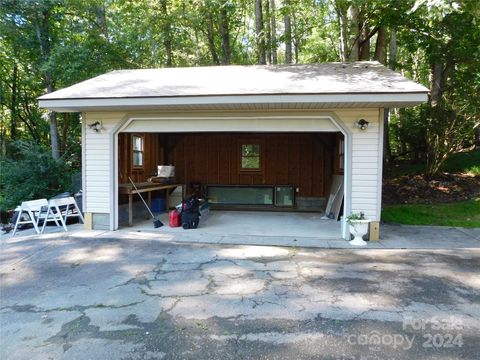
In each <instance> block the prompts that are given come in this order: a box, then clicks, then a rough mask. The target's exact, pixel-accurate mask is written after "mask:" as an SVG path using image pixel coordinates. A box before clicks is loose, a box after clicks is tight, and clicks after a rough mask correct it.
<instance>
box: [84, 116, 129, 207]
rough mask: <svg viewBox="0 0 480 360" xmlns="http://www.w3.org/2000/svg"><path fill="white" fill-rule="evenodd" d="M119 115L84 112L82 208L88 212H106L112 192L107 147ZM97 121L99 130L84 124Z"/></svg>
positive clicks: (110, 165) (109, 159) (111, 155)
mask: <svg viewBox="0 0 480 360" xmlns="http://www.w3.org/2000/svg"><path fill="white" fill-rule="evenodd" d="M121 117H122V115H119V114H116V113H102V114H100V113H87V114H86V116H85V121H86V125H87V126H86V128H85V143H84V144H85V148H84V149H83V151H84V156H85V164H84V171H85V184H84V193H85V211H86V212H89V213H104V214H110V213H111V212H112V209H111V199H112V195H113V189H112V186H111V183H112V173H111V171H112V161H113V160H112V159H113V149H112V148H111V138H112V131H113V129H114V128H115V126H116V125H117V124H118V123H119V122H120V120H121ZM95 121H100V122H101V123H102V130H100V132H95V131H93V130H91V129H90V128H89V127H88V124H91V123H94V122H95Z"/></svg>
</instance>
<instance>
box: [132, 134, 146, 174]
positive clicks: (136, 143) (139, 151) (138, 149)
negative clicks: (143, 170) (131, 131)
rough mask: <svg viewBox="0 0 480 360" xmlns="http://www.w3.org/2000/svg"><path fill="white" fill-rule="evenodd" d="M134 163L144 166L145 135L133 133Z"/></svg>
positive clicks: (137, 165)
mask: <svg viewBox="0 0 480 360" xmlns="http://www.w3.org/2000/svg"><path fill="white" fill-rule="evenodd" d="M132 165H133V167H143V136H140V135H132Z"/></svg>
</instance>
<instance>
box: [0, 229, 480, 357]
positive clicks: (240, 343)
mask: <svg viewBox="0 0 480 360" xmlns="http://www.w3.org/2000/svg"><path fill="white" fill-rule="evenodd" d="M479 268H480V250H479V249H450V250H448V249H444V250H434V249H426V250H418V249H415V250H401V249H398V250H386V249H361V250H360V249H305V248H283V247H270V246H246V245H243V246H242V245H217V244H174V243H167V244H166V243H162V242H158V241H155V240H151V239H141V238H135V239H125V238H122V239H105V238H97V239H93V238H83V239H81V238H76V239H69V238H65V239H50V240H49V239H41V240H39V239H32V238H29V239H18V240H16V239H11V240H8V241H3V242H2V243H1V265H0V279H1V287H0V358H1V359H31V360H35V359H123V360H130V359H132V360H134V359H352V360H353V359H358V360H360V359H364V360H367V359H414V358H422V359H477V358H478V354H479V353H480V341H479V340H480V301H479V300H480V276H479Z"/></svg>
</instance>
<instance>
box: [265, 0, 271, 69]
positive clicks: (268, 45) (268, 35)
mask: <svg viewBox="0 0 480 360" xmlns="http://www.w3.org/2000/svg"><path fill="white" fill-rule="evenodd" d="M265 18H266V20H265V35H266V36H265V40H266V57H267V63H268V64H271V63H272V27H271V25H270V0H265Z"/></svg>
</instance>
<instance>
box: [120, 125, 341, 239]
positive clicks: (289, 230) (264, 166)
mask: <svg viewBox="0 0 480 360" xmlns="http://www.w3.org/2000/svg"><path fill="white" fill-rule="evenodd" d="M344 154H345V141H344V136H343V134H342V133H340V132H305V133H274V132H270V133H264V132H242V133H238V132H221V133H219V132H203V133H152V132H121V133H119V134H118V182H119V187H118V188H119V196H118V214H119V226H120V227H128V226H133V227H134V228H148V227H151V222H149V221H148V220H147V218H148V213H147V210H146V209H145V208H144V205H143V203H142V202H140V198H139V196H138V194H135V192H134V193H133V194H132V193H129V190H128V189H131V187H130V186H129V185H128V184H129V177H130V178H131V179H132V180H133V181H134V182H135V183H136V185H137V186H138V187H139V190H140V191H142V195H143V196H144V197H145V199H146V200H147V202H148V204H149V206H150V207H151V209H152V210H153V211H154V213H158V214H160V219H161V220H162V221H163V222H165V223H166V225H167V226H165V228H162V229H164V231H182V230H183V229H178V228H177V229H172V228H169V227H168V215H167V212H168V211H169V210H171V209H174V208H175V207H176V206H177V205H179V204H180V203H181V201H182V199H184V198H187V197H189V196H190V195H192V194H194V193H197V194H200V197H201V198H204V199H205V200H206V201H208V205H209V209H210V212H209V214H208V216H202V217H201V221H200V226H199V230H201V231H202V232H211V233H215V234H223V235H227V236H228V235H229V234H232V235H258V236H260V235H262V236H297V237H298V236H304V237H315V238H325V239H327V238H340V237H341V224H340V222H339V221H337V220H338V219H339V218H340V217H341V216H342V206H343V174H344V166H345V155H344ZM158 165H172V166H174V167H175V176H174V177H173V178H169V179H159V178H158V177H157V175H158V174H157V172H158ZM162 185H165V186H164V188H162ZM142 189H144V191H143V190H142ZM150 189H151V190H150ZM199 230H198V231H199Z"/></svg>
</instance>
